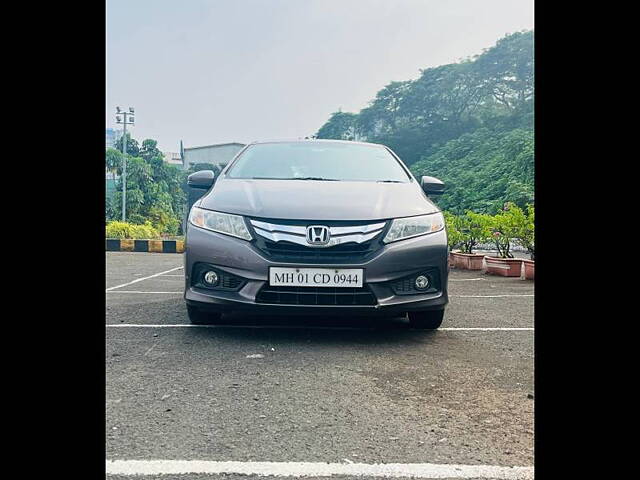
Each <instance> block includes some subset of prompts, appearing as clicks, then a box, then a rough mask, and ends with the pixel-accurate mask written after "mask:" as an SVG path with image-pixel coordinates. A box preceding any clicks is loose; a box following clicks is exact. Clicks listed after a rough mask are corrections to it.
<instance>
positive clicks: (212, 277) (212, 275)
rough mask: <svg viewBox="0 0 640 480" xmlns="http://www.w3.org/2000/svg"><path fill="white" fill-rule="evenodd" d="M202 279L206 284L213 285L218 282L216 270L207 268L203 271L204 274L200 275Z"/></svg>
mask: <svg viewBox="0 0 640 480" xmlns="http://www.w3.org/2000/svg"><path fill="white" fill-rule="evenodd" d="M202 280H203V281H204V283H206V284H207V285H209V286H211V287H213V286H214V285H217V284H218V280H219V278H218V274H217V273H216V272H214V271H213V270H209V271H208V272H205V274H204V275H203V276H202Z"/></svg>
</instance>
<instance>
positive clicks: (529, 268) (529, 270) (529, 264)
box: [522, 260, 536, 280]
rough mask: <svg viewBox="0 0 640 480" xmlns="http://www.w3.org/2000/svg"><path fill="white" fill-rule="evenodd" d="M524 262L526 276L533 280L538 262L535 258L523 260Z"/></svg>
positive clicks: (527, 278)
mask: <svg viewBox="0 0 640 480" xmlns="http://www.w3.org/2000/svg"><path fill="white" fill-rule="evenodd" d="M522 263H524V278H525V279H526V280H533V273H534V269H535V265H536V262H534V261H533V260H523V261H522Z"/></svg>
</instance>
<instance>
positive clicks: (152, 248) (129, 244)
mask: <svg viewBox="0 0 640 480" xmlns="http://www.w3.org/2000/svg"><path fill="white" fill-rule="evenodd" d="M107 252H153V253H182V252H184V240H133V239H130V238H107Z"/></svg>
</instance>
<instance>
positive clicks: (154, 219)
mask: <svg viewBox="0 0 640 480" xmlns="http://www.w3.org/2000/svg"><path fill="white" fill-rule="evenodd" d="M149 220H150V221H151V224H152V225H153V227H154V228H155V229H156V230H158V231H159V232H161V233H166V234H168V235H177V233H178V228H179V227H180V220H178V219H177V218H176V217H175V216H174V215H173V212H168V211H167V210H163V209H161V208H158V207H151V209H150V210H149Z"/></svg>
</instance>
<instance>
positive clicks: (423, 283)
mask: <svg viewBox="0 0 640 480" xmlns="http://www.w3.org/2000/svg"><path fill="white" fill-rule="evenodd" d="M416 288H417V289H418V290H424V289H426V288H429V277H427V276H425V275H418V276H417V277H416Z"/></svg>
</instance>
